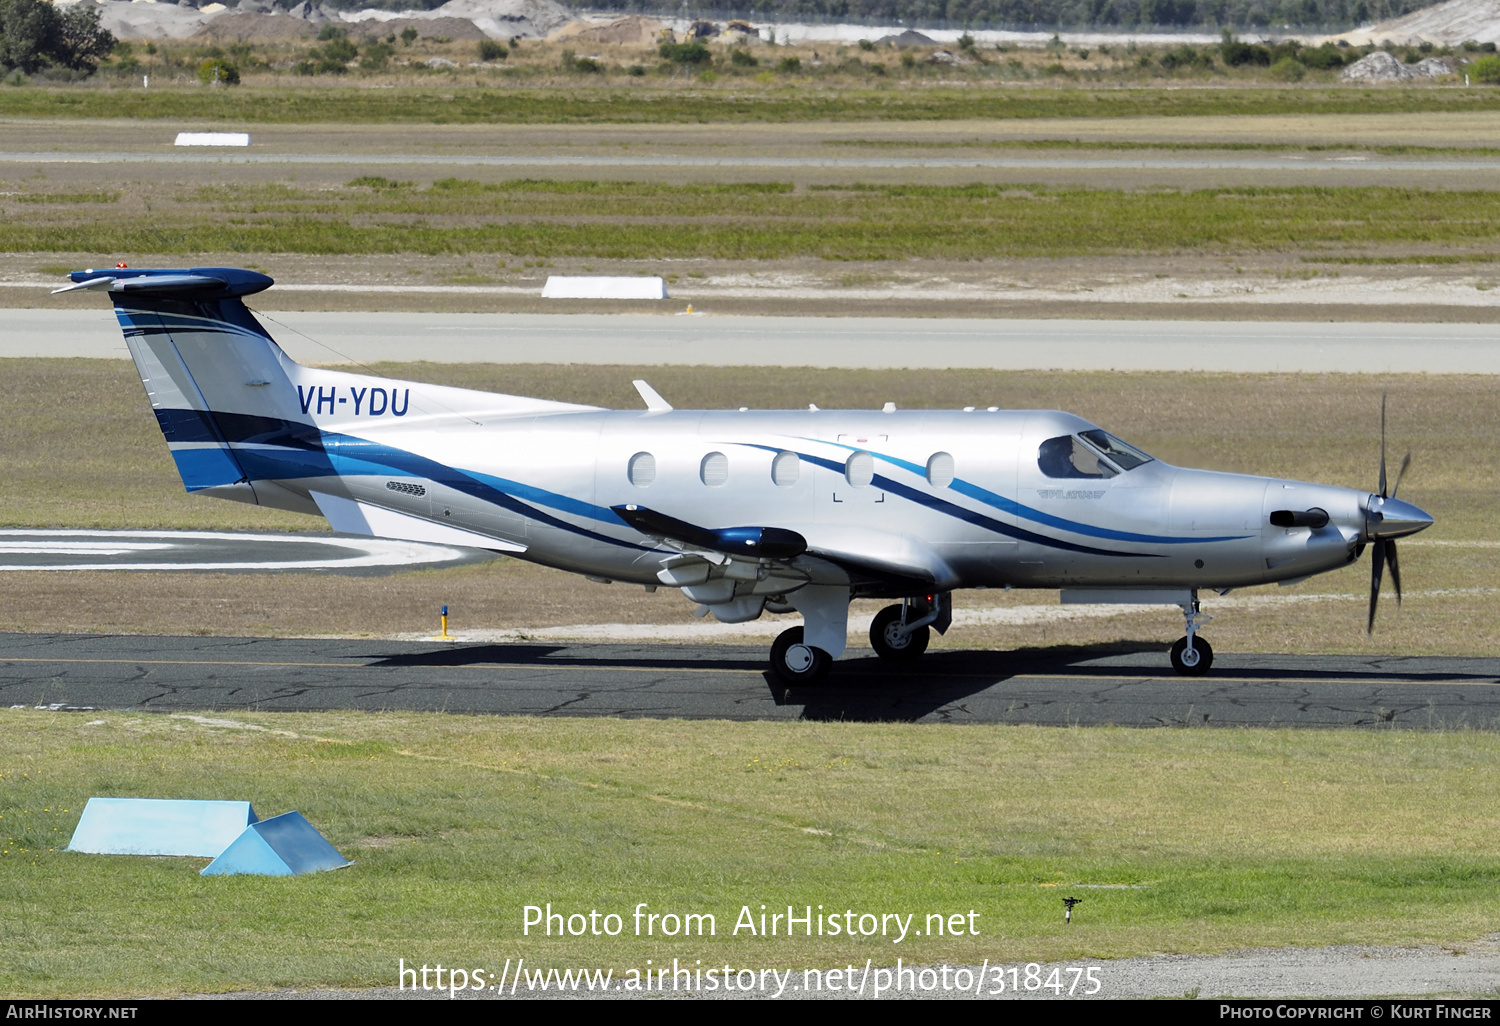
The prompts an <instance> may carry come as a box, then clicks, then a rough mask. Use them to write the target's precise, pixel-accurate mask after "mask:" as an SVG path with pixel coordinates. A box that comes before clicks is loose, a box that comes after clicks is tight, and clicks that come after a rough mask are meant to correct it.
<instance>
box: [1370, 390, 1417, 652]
mask: <svg viewBox="0 0 1500 1026" xmlns="http://www.w3.org/2000/svg"><path fill="white" fill-rule="evenodd" d="M1385 398H1386V396H1385V393H1384V392H1382V393H1381V394H1380V492H1379V493H1378V494H1377V495H1372V496H1370V501H1369V502H1368V503H1367V504H1366V506H1365V534H1366V536H1367V537H1369V538H1370V539H1371V540H1372V541H1373V542H1374V543H1375V544H1374V551H1373V552H1372V553H1371V554H1370V620H1369V622H1368V623H1367V624H1365V633H1366V634H1369V633H1371V632H1373V631H1374V630H1375V607H1376V606H1377V605H1379V603H1380V582H1381V578H1382V577H1383V575H1384V572H1385V565H1386V564H1387V563H1389V564H1390V565H1391V583H1392V584H1393V585H1395V587H1396V605H1398V606H1399V605H1400V604H1401V563H1400V562H1399V561H1398V560H1397V558H1396V539H1395V538H1394V537H1386V536H1385V535H1383V534H1382V533H1381V526H1382V524H1383V522H1384V520H1385V515H1384V513H1383V512H1382V511H1380V510H1377V509H1375V508H1374V507H1375V505H1376V501H1375V500H1376V499H1379V500H1380V502H1379V505H1382V506H1383V505H1385V500H1387V499H1394V498H1395V497H1396V490H1397V489H1398V488H1400V487H1401V478H1402V476H1403V475H1404V474H1405V473H1406V468H1407V467H1409V466H1411V453H1409V452H1408V453H1407V454H1406V456H1405V457H1403V458H1402V460H1401V469H1400V470H1397V471H1396V483H1395V484H1394V485H1393V486H1392V487H1391V489H1390V491H1389V492H1387V491H1386V475H1385ZM1401 533H1403V534H1405V533H1409V532H1406V531H1402V532H1401Z"/></svg>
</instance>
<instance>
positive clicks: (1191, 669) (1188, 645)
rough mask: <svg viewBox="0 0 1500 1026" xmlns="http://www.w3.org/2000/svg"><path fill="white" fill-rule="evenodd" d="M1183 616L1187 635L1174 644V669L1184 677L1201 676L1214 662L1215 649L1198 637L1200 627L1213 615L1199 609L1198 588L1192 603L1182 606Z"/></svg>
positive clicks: (1194, 591) (1195, 589) (1195, 590)
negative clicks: (1207, 614)
mask: <svg viewBox="0 0 1500 1026" xmlns="http://www.w3.org/2000/svg"><path fill="white" fill-rule="evenodd" d="M1182 618H1183V620H1184V622H1185V623H1186V625H1187V637H1185V638H1178V639H1177V641H1176V642H1175V643H1174V644H1173V645H1172V651H1171V653H1170V654H1171V658H1172V669H1174V670H1176V671H1177V672H1178V673H1179V674H1181V675H1182V676H1184V677H1201V676H1203V675H1204V674H1205V673H1207V672H1208V668H1209V667H1210V666H1212V665H1213V664H1214V650H1213V647H1212V646H1211V645H1209V643H1208V642H1206V641H1204V640H1203V639H1202V638H1200V637H1198V628H1200V627H1202V626H1203V625H1205V624H1206V623H1208V622H1209V621H1210V620H1212V619H1213V617H1211V616H1206V615H1204V613H1203V612H1202V610H1200V609H1199V607H1198V589H1197V588H1194V589H1193V597H1192V600H1191V601H1190V603H1189V604H1188V605H1185V606H1183V607H1182Z"/></svg>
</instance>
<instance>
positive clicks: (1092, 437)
mask: <svg viewBox="0 0 1500 1026" xmlns="http://www.w3.org/2000/svg"><path fill="white" fill-rule="evenodd" d="M1079 435H1080V436H1081V437H1082V438H1083V439H1084V441H1086V442H1088V443H1089V444H1090V445H1092V446H1093V447H1094V448H1096V449H1098V450H1099V451H1100V452H1102V453H1104V455H1106V456H1108V457H1109V458H1110V460H1112V461H1113V462H1114V464H1115V465H1116V466H1117V467H1119V468H1120V469H1121V470H1134V469H1135V468H1136V467H1139V466H1140V465H1141V464H1142V463H1150V462H1151V460H1152V457H1150V456H1147V455H1146V454H1145V453H1143V452H1141V450H1139V449H1137V448H1136V447H1135V446H1133V445H1131V444H1130V443H1129V442H1122V441H1120V440H1119V439H1118V438H1116V437H1115V436H1114V435H1112V434H1110V433H1109V432H1108V431H1100V430H1099V429H1098V428H1095V429H1094V430H1092V431H1080V432H1079Z"/></svg>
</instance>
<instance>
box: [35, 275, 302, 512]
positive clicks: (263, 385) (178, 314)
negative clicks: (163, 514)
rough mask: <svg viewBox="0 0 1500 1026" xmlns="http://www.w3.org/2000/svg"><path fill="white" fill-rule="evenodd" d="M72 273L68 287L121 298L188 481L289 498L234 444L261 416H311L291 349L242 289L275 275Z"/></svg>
mask: <svg viewBox="0 0 1500 1026" xmlns="http://www.w3.org/2000/svg"><path fill="white" fill-rule="evenodd" d="M70 277H71V278H72V279H73V281H74V283H75V284H73V285H71V286H68V287H67V288H64V289H59V290H58V291H60V292H63V291H73V290H77V289H91V290H99V291H107V292H108V293H109V295H110V299H111V300H112V301H113V302H114V307H115V316H116V317H117V318H118V319H119V322H120V328H121V330H122V331H123V332H124V335H125V343H126V345H127V346H128V347H129V349H130V355H131V358H132V359H133V360H134V361H135V365H136V370H137V371H138V372H139V373H140V376H141V383H142V385H143V386H144V387H145V389H146V395H147V397H148V399H149V400H150V402H151V407H152V410H153V411H154V412H155V413H156V418H157V423H158V424H159V426H160V427H161V430H162V434H163V435H164V436H166V439H167V444H168V446H169V447H170V449H171V451H172V458H173V460H174V461H175V462H176V465H177V470H178V473H179V474H180V475H181V477H182V483H183V486H184V487H185V488H186V489H187V490H188V491H189V492H195V493H202V494H207V495H213V496H216V497H218V498H225V499H235V500H238V501H240V502H249V503H255V504H264V505H275V506H285V505H287V503H286V501H285V499H286V498H287V497H286V496H283V495H277V496H275V497H274V498H273V497H270V496H258V495H257V484H256V483H255V482H254V481H253V480H252V478H251V476H250V475H249V474H247V473H246V470H245V467H244V466H243V464H242V462H241V460H240V459H239V457H238V456H237V455H236V453H235V451H234V449H233V447H232V446H231V445H230V442H231V440H239V439H240V438H241V437H242V436H244V435H245V434H246V432H247V431H249V432H251V433H256V429H257V428H258V427H261V426H264V427H265V428H266V429H267V430H273V431H274V430H277V429H278V428H279V429H280V430H281V431H285V429H286V427H287V426H289V425H292V426H295V425H297V424H302V423H306V422H305V420H304V419H303V418H301V417H299V416H298V413H299V412H300V411H299V407H298V406H297V402H296V391H295V389H294V387H293V386H292V384H291V382H290V379H289V377H288V370H289V368H290V367H292V366H294V364H293V362H292V360H291V358H290V357H288V356H287V355H286V354H285V353H284V352H282V350H281V347H280V346H278V345H277V344H276V343H275V341H274V340H273V339H272V338H271V337H270V335H269V334H267V332H266V330H265V329H264V328H263V327H262V326H261V325H260V323H259V322H258V321H257V320H256V319H255V317H254V315H252V314H251V313H250V311H249V310H248V309H246V308H245V304H244V303H243V302H242V301H241V298H240V297H242V296H246V295H251V294H254V293H256V292H260V291H262V290H263V289H266V288H269V287H270V286H271V284H272V279H271V278H269V277H267V276H266V275H263V274H258V273H256V272H254V271H245V270H238V269H234V268H224V267H207V268H192V269H190V270H137V269H128V270H127V269H123V268H122V269H115V270H109V271H75V272H73V274H72V275H70ZM307 426H308V428H309V429H311V425H307ZM260 487H261V488H264V487H265V483H264V482H261V484H260ZM274 490H275V491H277V492H281V491H284V490H283V489H274ZM267 498H270V499H271V501H269V502H267V501H265V500H266V499H267ZM299 505H300V504H299Z"/></svg>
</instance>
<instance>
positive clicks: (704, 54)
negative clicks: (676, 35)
mask: <svg viewBox="0 0 1500 1026" xmlns="http://www.w3.org/2000/svg"><path fill="white" fill-rule="evenodd" d="M656 50H657V53H659V54H660V55H661V57H662V59H663V60H668V61H671V62H672V63H673V64H707V63H708V62H709V59H710V58H711V57H712V54H710V53H709V52H708V47H706V46H704V45H703V44H702V43H699V42H691V43H662V44H661V45H660V46H659V47H657V48H656Z"/></svg>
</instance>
